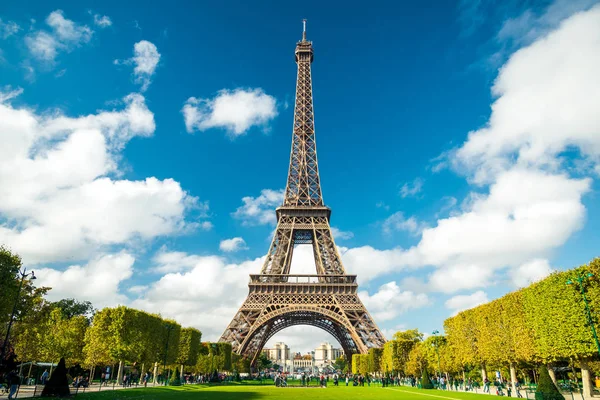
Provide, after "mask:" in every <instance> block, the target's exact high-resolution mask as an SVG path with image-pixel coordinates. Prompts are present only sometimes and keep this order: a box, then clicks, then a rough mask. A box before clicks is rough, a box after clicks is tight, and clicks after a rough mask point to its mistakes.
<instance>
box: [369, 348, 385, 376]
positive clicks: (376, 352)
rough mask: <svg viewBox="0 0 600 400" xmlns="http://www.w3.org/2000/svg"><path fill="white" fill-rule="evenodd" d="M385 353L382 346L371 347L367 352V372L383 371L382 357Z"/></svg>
mask: <svg viewBox="0 0 600 400" xmlns="http://www.w3.org/2000/svg"><path fill="white" fill-rule="evenodd" d="M382 355H383V349H381V348H375V347H373V348H370V349H369V353H368V354H367V372H370V373H375V372H381V370H382V365H381V357H382Z"/></svg>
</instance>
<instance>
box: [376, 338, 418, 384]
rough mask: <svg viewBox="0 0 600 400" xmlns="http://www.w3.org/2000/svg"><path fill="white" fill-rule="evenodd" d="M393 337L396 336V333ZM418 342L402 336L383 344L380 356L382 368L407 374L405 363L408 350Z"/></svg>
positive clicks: (389, 371)
mask: <svg viewBox="0 0 600 400" xmlns="http://www.w3.org/2000/svg"><path fill="white" fill-rule="evenodd" d="M394 337H398V336H397V334H396V335H394ZM418 342H419V341H418V340H414V339H405V338H402V337H399V338H398V339H394V340H390V341H389V342H387V343H386V344H385V345H384V346H383V354H382V357H381V364H382V365H381V367H382V370H383V371H384V372H386V373H394V374H400V375H407V371H406V365H407V363H408V360H409V356H410V352H411V350H412V349H413V347H415V345H416V344H417V343H418Z"/></svg>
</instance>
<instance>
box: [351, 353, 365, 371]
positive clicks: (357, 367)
mask: <svg viewBox="0 0 600 400" xmlns="http://www.w3.org/2000/svg"><path fill="white" fill-rule="evenodd" d="M352 373H353V374H361V375H366V374H367V373H369V355H368V354H352Z"/></svg>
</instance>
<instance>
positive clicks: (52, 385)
mask: <svg viewBox="0 0 600 400" xmlns="http://www.w3.org/2000/svg"><path fill="white" fill-rule="evenodd" d="M70 394H71V391H70V390H69V380H68V378H67V367H66V366H65V359H64V358H61V359H60V361H59V362H58V365H57V366H56V369H55V370H54V371H53V372H52V375H50V379H49V380H48V383H46V386H44V390H42V397H66V396H69V395H70Z"/></svg>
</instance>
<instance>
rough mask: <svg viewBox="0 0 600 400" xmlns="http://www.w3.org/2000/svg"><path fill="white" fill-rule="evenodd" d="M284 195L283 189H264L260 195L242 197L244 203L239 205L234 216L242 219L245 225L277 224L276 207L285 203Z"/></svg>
mask: <svg viewBox="0 0 600 400" xmlns="http://www.w3.org/2000/svg"><path fill="white" fill-rule="evenodd" d="M283 196H284V191H283V189H281V190H272V189H263V190H261V191H260V195H259V196H258V197H251V196H246V197H244V198H242V202H243V203H244V204H243V205H242V206H240V207H238V209H237V210H235V212H234V213H233V214H232V216H233V217H234V218H237V219H240V220H242V223H243V224H244V225H267V224H271V225H275V224H276V223H277V216H276V215H275V208H277V207H278V206H280V205H281V204H282V203H283Z"/></svg>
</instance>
